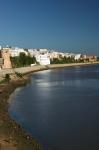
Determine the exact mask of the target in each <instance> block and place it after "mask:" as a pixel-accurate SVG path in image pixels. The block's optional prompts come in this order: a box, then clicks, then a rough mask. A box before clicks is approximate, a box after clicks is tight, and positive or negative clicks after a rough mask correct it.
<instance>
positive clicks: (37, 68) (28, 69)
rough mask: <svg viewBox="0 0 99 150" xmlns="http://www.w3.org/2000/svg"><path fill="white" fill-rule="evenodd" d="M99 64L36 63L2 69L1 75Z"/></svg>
mask: <svg viewBox="0 0 99 150" xmlns="http://www.w3.org/2000/svg"><path fill="white" fill-rule="evenodd" d="M94 64H99V62H93V63H92V62H88V63H70V64H50V65H46V66H43V65H35V66H33V67H21V68H14V69H2V70H0V77H4V76H5V74H15V72H19V73H21V74H23V75H25V74H29V73H33V72H37V71H41V70H48V69H55V68H64V67H75V66H89V65H94Z"/></svg>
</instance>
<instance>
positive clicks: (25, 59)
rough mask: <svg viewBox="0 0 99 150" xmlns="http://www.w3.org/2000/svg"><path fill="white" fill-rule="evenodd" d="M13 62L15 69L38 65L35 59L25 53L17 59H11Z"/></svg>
mask: <svg viewBox="0 0 99 150" xmlns="http://www.w3.org/2000/svg"><path fill="white" fill-rule="evenodd" d="M11 62H12V66H13V68H16V67H25V66H29V65H30V64H34V63H36V59H35V57H31V56H30V55H28V56H27V55H26V54H25V53H20V55H19V56H17V57H11Z"/></svg>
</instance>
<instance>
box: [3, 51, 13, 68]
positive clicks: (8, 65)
mask: <svg viewBox="0 0 99 150" xmlns="http://www.w3.org/2000/svg"><path fill="white" fill-rule="evenodd" d="M10 56H11V55H10V52H9V49H8V48H5V49H3V50H2V58H3V66H2V68H12V65H11V60H10Z"/></svg>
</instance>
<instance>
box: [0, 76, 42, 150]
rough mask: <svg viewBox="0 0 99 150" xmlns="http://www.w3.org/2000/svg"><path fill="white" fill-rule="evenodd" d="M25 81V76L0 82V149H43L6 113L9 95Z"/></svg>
mask: <svg viewBox="0 0 99 150" xmlns="http://www.w3.org/2000/svg"><path fill="white" fill-rule="evenodd" d="M27 82H28V78H25V79H16V80H12V81H10V83H3V84H0V89H2V93H0V150H28V149H29V150H44V149H43V148H42V146H41V145H40V144H39V142H38V141H37V140H35V139H34V138H33V137H32V136H31V135H30V134H29V133H27V132H26V131H25V130H24V129H23V128H22V127H21V126H20V124H19V123H17V122H16V121H15V120H13V119H12V118H11V117H10V115H9V113H8V107H9V96H10V95H11V94H12V93H13V92H14V90H15V89H16V88H17V87H20V86H25V85H26V84H27Z"/></svg>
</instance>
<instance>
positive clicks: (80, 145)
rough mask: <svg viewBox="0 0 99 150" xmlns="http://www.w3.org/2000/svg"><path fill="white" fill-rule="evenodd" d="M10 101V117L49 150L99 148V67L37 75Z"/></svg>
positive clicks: (39, 73)
mask: <svg viewBox="0 0 99 150" xmlns="http://www.w3.org/2000/svg"><path fill="white" fill-rule="evenodd" d="M10 101H11V103H10V106H9V113H10V116H11V117H12V118H13V119H14V120H16V121H17V122H18V123H20V124H21V125H22V127H23V128H25V130H26V131H28V132H29V133H30V134H31V135H32V136H33V137H34V138H35V139H37V140H38V141H39V142H40V143H41V144H42V145H43V147H45V149H48V150H91V149H92V150H97V149H99V65H92V66H82V67H69V68H61V69H53V70H45V71H40V72H37V73H33V74H32V75H31V77H30V83H28V84H27V85H26V86H25V87H21V88H17V89H16V90H15V92H14V93H13V94H12V95H11V97H10Z"/></svg>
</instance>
